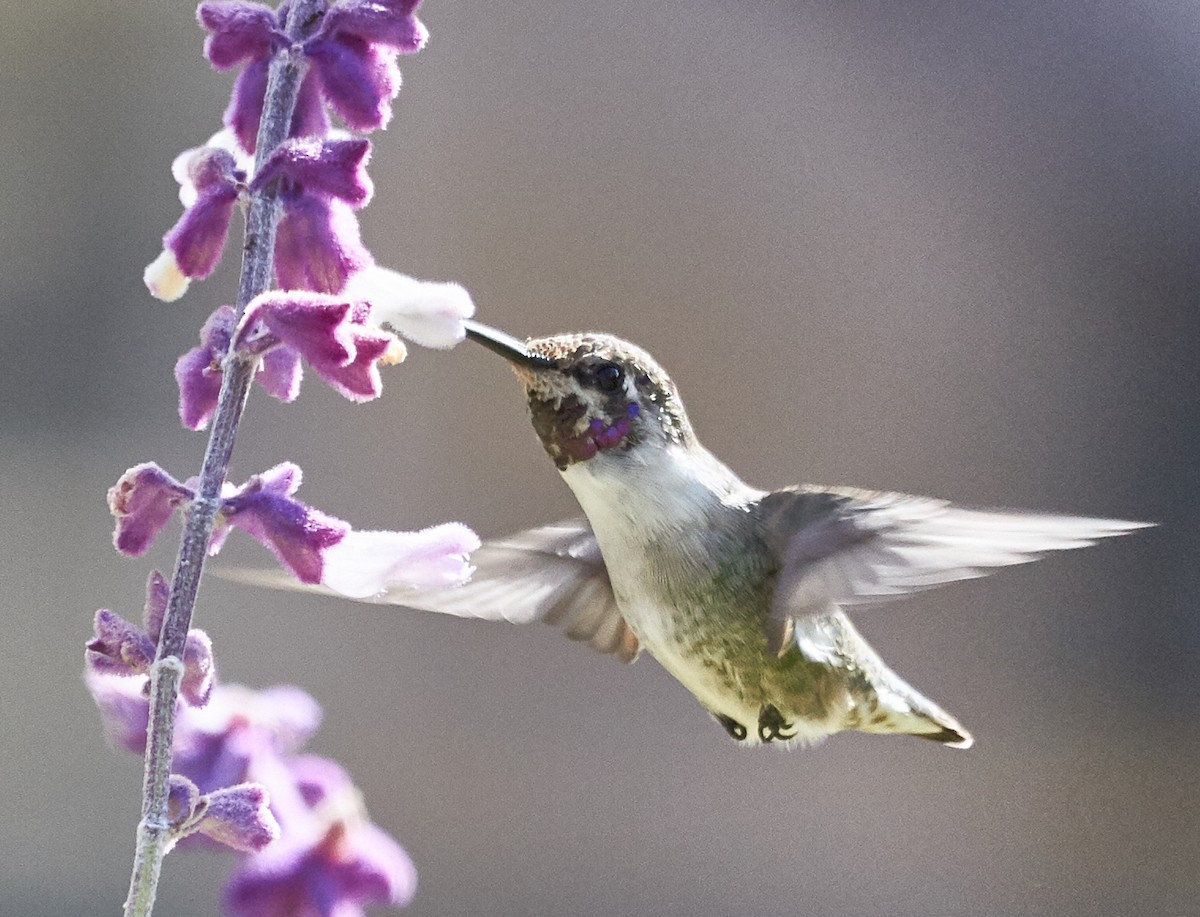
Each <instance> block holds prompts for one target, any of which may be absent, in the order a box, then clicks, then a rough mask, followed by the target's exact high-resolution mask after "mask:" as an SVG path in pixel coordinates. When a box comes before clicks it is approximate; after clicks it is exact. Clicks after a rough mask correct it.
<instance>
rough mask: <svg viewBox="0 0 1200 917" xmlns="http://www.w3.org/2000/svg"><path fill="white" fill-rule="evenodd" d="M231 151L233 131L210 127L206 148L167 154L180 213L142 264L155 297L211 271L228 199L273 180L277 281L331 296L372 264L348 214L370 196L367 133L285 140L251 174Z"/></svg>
mask: <svg viewBox="0 0 1200 917" xmlns="http://www.w3.org/2000/svg"><path fill="white" fill-rule="evenodd" d="M230 146H232V147H234V150H231V149H229V148H228V147H230ZM235 150H236V142H235V141H234V140H233V138H232V137H231V136H230V135H228V134H223V133H218V134H215V135H214V136H213V137H212V139H210V140H209V145H207V146H204V147H200V148H199V149H197V150H188V151H185V152H184V153H182V154H180V156H179V157H178V158H177V159H176V161H175V166H174V167H173V169H172V171H173V172H174V174H175V177H176V179H177V180H178V181H179V185H180V192H179V195H180V201H181V202H182V203H183V205H184V207H185V210H184V213H183V216H181V217H180V218H179V221H178V222H177V223H176V224H175V226H174V227H173V228H172V229H171V231H170V232H168V233H167V234H166V236H164V238H163V244H164V248H163V252H162V254H161V255H159V257H158V258H157V259H155V260H154V261H153V262H152V263H151V264H150V265H149V266H148V267H147V268H146V271H145V274H144V279H145V282H146V286H147V287H148V288H149V290H150V292H151V293H152V294H153V295H154V296H156V297H158V298H159V299H164V300H167V301H172V300H175V299H178V298H179V297H180V296H182V295H183V294H184V292H186V290H187V287H188V284H189V283H190V281H191V280H192V279H193V278H202V277H207V276H208V275H209V274H211V273H212V271H213V269H214V268H215V267H216V266H217V263H218V262H219V261H220V258H221V252H222V250H223V249H224V246H225V240H226V238H227V236H228V235H229V223H230V220H231V219H232V216H233V208H234V206H235V205H236V204H237V203H238V202H239V201H241V200H243V199H244V198H245V196H246V195H247V194H250V193H257V192H259V191H261V190H262V189H263V188H265V187H266V186H267V185H268V184H271V183H272V182H274V183H276V184H277V186H278V194H279V200H280V203H281V205H282V214H281V216H280V220H279V226H278V230H277V233H276V240H275V251H274V258H275V272H276V275H277V277H278V280H279V283H280V285H281V286H282V287H283V288H285V289H309V290H316V291H318V292H321V293H336V292H338V291H339V290H340V289H341V288H342V287H343V286H344V285H345V282H346V278H347V277H348V276H349V275H350V274H351V273H353V272H354V271H357V270H361V269H362V268H363V267H366V266H368V265H370V264H371V263H372V260H371V254H370V252H368V251H367V250H366V248H365V247H364V246H363V244H362V239H361V238H360V236H359V232H358V219H357V217H355V215H354V210H356V209H358V208H360V207H363V206H365V205H366V204H367V203H368V201H370V199H371V194H372V193H373V187H372V185H371V180H370V178H369V177H368V176H367V171H366V164H367V161H368V159H369V158H370V151H371V147H370V144H369V143H368V142H367V141H366V140H363V139H361V138H348V139H347V138H335V139H318V138H310V139H296V140H288V141H286V142H285V143H283V144H281V145H280V146H279V147H278V148H277V149H275V150H274V151H273V152H272V154H271V156H270V158H269V159H268V160H267V162H266V163H265V164H264V165H263V168H262V170H261V171H259V172H258V174H256V175H255V176H254V177H253V178H252V179H250V178H248V174H249V171H250V168H251V165H252V164H251V163H249V162H247V161H239V159H238V158H237V155H236V154H235Z"/></svg>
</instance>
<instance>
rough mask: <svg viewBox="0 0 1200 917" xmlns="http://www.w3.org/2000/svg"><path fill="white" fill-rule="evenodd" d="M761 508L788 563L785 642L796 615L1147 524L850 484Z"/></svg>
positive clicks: (778, 617)
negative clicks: (987, 506) (965, 503)
mask: <svg viewBox="0 0 1200 917" xmlns="http://www.w3.org/2000/svg"><path fill="white" fill-rule="evenodd" d="M758 512H759V513H760V516H761V521H762V523H763V526H764V531H765V532H766V537H767V540H768V542H769V543H770V544H771V545H772V547H773V548H774V549H775V551H776V554H777V556H778V559H779V564H780V572H779V580H778V584H777V586H776V590H775V599H774V602H773V605H772V610H771V617H772V623H771V625H770V633H771V635H772V639H773V641H775V642H776V644H777V648H778V647H779V646H782V644H779V643H778V641H780V640H782V639H784V637H786V636H788V634H789V633H790V628H789V627H788V622H790V621H791V620H792V619H794V618H797V617H799V616H802V615H808V614H814V613H819V612H823V611H825V610H826V609H828V608H829V606H830V605H839V606H844V605H862V604H868V603H873V602H882V601H887V600H888V599H893V598H898V597H900V596H903V595H907V594H909V593H912V592H920V591H922V590H925V589H932V588H933V587H935V586H940V585H942V584H943V583H950V582H954V581H956V580H964V579H974V578H976V577H980V576H987V575H988V574H989V573H991V572H993V571H994V570H996V569H998V568H1000V567H1007V566H1011V565H1013V564H1023V563H1028V562H1030V561H1033V560H1037V559H1038V558H1039V557H1041V556H1042V555H1043V554H1045V553H1047V552H1049V551H1063V550H1066V549H1068V548H1082V547H1086V546H1087V545H1090V544H1092V543H1094V542H1095V541H1096V540H1097V539H1100V538H1108V537H1111V536H1113V535H1124V534H1125V533H1127V532H1131V531H1133V530H1134V529H1139V528H1144V527H1145V526H1146V525H1147V523H1142V522H1122V521H1119V520H1114V519H1085V518H1080V517H1074V516H1045V515H1037V514H1033V513H1021V512H1008V511H1004V510H977V509H966V508H964V507H960V506H955V505H953V504H951V503H949V502H947V501H945V500H936V499H933V498H930V497H914V496H909V495H907V494H897V493H880V492H871V491H862V490H852V489H849V488H847V489H819V488H803V487H802V488H795V489H788V490H781V491H776V492H775V493H771V494H768V495H767V496H766V497H764V498H763V500H762V502H761V503H760V504H759V507H758Z"/></svg>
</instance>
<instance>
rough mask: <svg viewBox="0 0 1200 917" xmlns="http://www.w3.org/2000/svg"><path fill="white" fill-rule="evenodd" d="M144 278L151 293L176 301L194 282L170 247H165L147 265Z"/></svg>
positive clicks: (166, 300) (156, 296)
mask: <svg viewBox="0 0 1200 917" xmlns="http://www.w3.org/2000/svg"><path fill="white" fill-rule="evenodd" d="M142 280H143V281H144V282H145V284H146V289H148V290H149V291H150V295H151V296H153V297H154V298H155V299H161V300H162V301H163V302H175V300H177V299H178V298H179V297H180V296H182V295H183V294H184V293H186V292H187V288H188V284H190V283H191V282H192V281H191V280H190V279H189V278H188V276H187V275H186V274H185V273H184V272H183V271H181V270H180V269H179V262H178V261H176V260H175V253H174V252H173V251H171V250H170V249H169V248H164V249H163V250H162V254H160V255H159V256H158V257H157V258H155V259H154V260H153V261H151V262H150V263H149V264H147V265H146V270H145V271H143V272H142Z"/></svg>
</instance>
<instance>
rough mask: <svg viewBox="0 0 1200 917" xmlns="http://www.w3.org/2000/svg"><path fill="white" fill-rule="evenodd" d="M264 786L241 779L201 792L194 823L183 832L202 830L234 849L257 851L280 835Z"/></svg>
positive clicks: (206, 835)
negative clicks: (228, 785) (240, 781)
mask: <svg viewBox="0 0 1200 917" xmlns="http://www.w3.org/2000/svg"><path fill="white" fill-rule="evenodd" d="M269 806H270V796H269V795H268V793H267V790H266V788H265V787H263V786H261V785H259V784H256V783H242V784H238V785H237V786H230V787H223V788H222V789H219V790H214V791H213V792H211V793H207V794H205V795H204V796H201V797H200V799H199V801H198V803H197V805H196V808H195V816H194V821H193V823H192V824H190V825H188V826H187V827H186V828H185V832H186V833H183V832H181V836H186V835H187V834H190V833H192V832H193V831H195V832H199V833H200V834H203V835H204V836H205V837H207V838H209V839H210V840H214V841H216V842H218V843H220V844H224V845H225V846H226V847H232V848H233V849H234V850H241V851H242V852H244V853H254V852H257V851H259V850H262V849H263V848H264V847H266V846H267V845H268V844H270V843H271V842H272V841H274V840H276V839H277V838H278V837H279V834H280V829H279V823H278V822H277V821H276V820H275V816H274V815H272V814H271V810H270V808H269Z"/></svg>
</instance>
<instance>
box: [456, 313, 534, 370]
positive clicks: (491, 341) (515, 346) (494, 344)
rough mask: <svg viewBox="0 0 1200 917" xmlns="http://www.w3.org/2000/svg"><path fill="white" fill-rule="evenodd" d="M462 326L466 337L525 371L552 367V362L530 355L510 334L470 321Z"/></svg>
mask: <svg viewBox="0 0 1200 917" xmlns="http://www.w3.org/2000/svg"><path fill="white" fill-rule="evenodd" d="M463 325H464V326H465V327H466V329H467V337H469V338H470V339H471V340H472V341H475V342H476V343H479V344H482V345H483V346H484V347H486V348H487V349H488V350H490V351H492V353H498V354H500V356H502V357H504V359H506V360H508V362H509V363H513V364H515V365H517V366H523V367H525V368H526V369H548V368H549V367H551V366H553V365H554V361H552V360H548V359H546V358H545V357H543V356H539V355H538V354H536V353H530V352H529V349H528V348H527V347H526V346H525V345H524V344H523V343H522V342H521V341H518V340H517V339H516V338H515V337H513V336H512V335H510V334H505V333H504V332H503V331H498V330H496V329H495V328H491V327H489V326H487V325H483V324H480V323H479V322H474V321H470V320H467V321H465V322H463Z"/></svg>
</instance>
